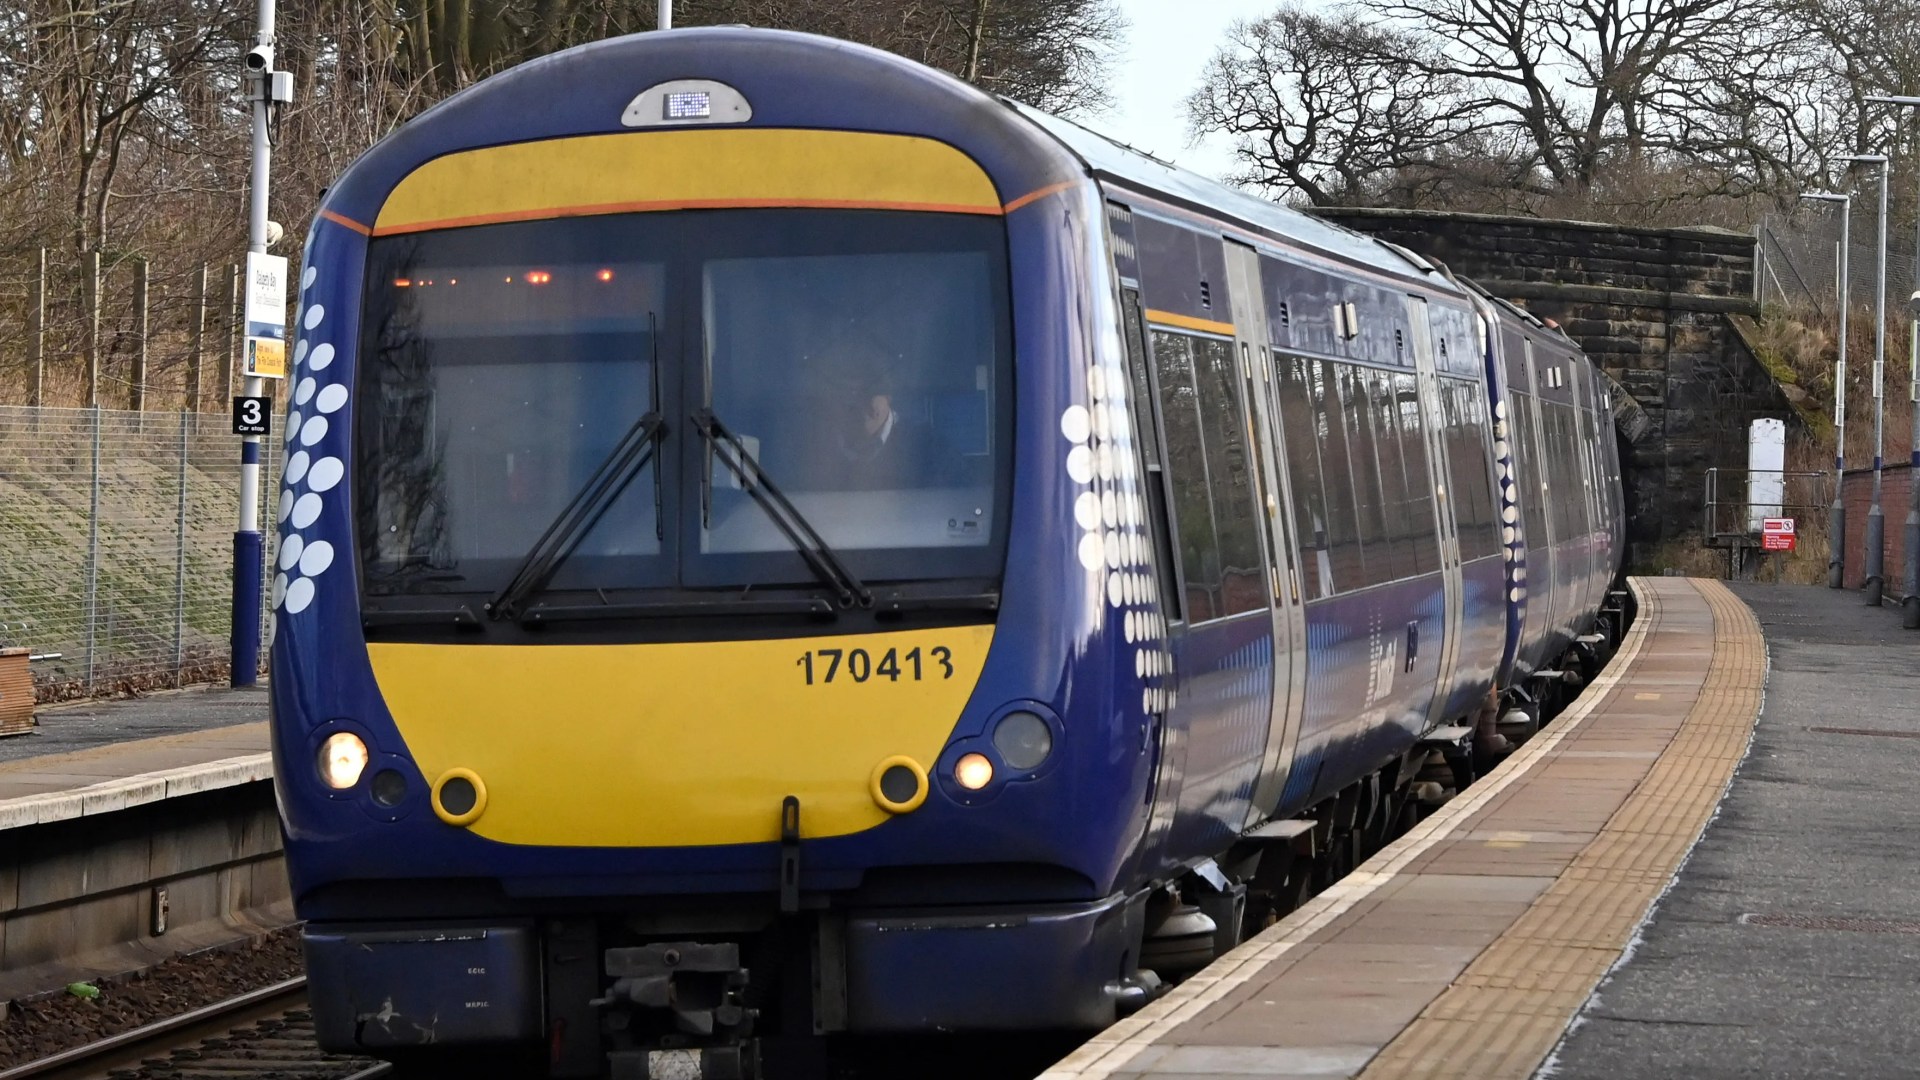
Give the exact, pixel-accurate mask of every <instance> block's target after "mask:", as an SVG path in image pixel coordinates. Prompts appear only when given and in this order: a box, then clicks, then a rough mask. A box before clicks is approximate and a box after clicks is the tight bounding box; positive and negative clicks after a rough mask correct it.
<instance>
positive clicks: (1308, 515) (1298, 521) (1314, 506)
mask: <svg viewBox="0 0 1920 1080" xmlns="http://www.w3.org/2000/svg"><path fill="white" fill-rule="evenodd" d="M1310 367H1311V368H1312V369H1313V370H1314V371H1318V370H1319V365H1318V364H1315V363H1314V362H1313V361H1311V360H1303V359H1300V358H1298V357H1285V356H1279V355H1275V356H1274V370H1275V372H1276V374H1277V375H1278V377H1279V393H1278V395H1277V396H1278V397H1279V400H1280V428H1281V434H1282V436H1283V437H1284V438H1285V440H1286V444H1285V452H1284V453H1283V454H1282V455H1281V456H1282V457H1283V458H1284V459H1285V460H1286V463H1287V479H1288V481H1289V483H1290V484H1291V486H1292V488H1293V521H1294V530H1293V531H1294V535H1295V536H1297V537H1299V540H1300V577H1301V587H1302V589H1304V590H1305V596H1306V598H1307V599H1309V600H1314V599H1318V598H1320V597H1324V596H1332V595H1333V566H1332V561H1331V558H1332V553H1331V549H1330V547H1329V546H1328V528H1327V500H1326V491H1325V487H1324V485H1323V484H1322V483H1321V480H1320V443H1321V442H1322V441H1323V438H1322V437H1319V436H1317V435H1316V433H1317V432H1319V431H1321V430H1322V429H1323V428H1324V425H1323V424H1322V423H1321V422H1320V417H1319V416H1318V415H1316V413H1315V411H1314V407H1313V396H1312V390H1311V388H1310V385H1309V384H1310V382H1311V377H1310V376H1309V374H1308V369H1309V368H1310Z"/></svg>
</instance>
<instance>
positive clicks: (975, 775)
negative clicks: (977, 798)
mask: <svg viewBox="0 0 1920 1080" xmlns="http://www.w3.org/2000/svg"><path fill="white" fill-rule="evenodd" d="M953 779H954V782H956V783H958V784H959V785H960V786H961V787H963V788H966V789H967V790H968V791H979V790H980V789H981V788H983V787H986V786H987V785H988V784H991V783H993V762H991V761H988V760H987V755H985V754H966V755H964V756H962V757H961V758H960V760H959V761H956V762H954V764H953Z"/></svg>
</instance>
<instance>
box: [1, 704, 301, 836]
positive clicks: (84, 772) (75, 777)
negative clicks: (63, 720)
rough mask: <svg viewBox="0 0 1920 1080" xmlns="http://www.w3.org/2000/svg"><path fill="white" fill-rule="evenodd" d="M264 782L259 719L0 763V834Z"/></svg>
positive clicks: (268, 768) (264, 745)
mask: <svg viewBox="0 0 1920 1080" xmlns="http://www.w3.org/2000/svg"><path fill="white" fill-rule="evenodd" d="M272 777H273V761H272V757H271V755H270V754H269V753H268V735H267V725H266V724H265V723H264V722H261V723H254V724H235V725H232V726H228V727H218V728H208V729H204V730H200V731H186V732H181V733H178V734H173V735H161V736H157V737H153V738H145V739H132V740H129V741H124V742H113V743H107V744H105V745H100V746H90V747H87V748H86V749H83V750H73V751H69V752H67V753H63V754H42V755H40V756H38V757H29V758H22V759H20V760H16V761H6V762H0V830H5V829H15V828H20V827H22V826H27V825H41V824H46V823H49V822H54V821H65V820H68V819H70V818H77V817H86V816H89V815H92V814H104V813H111V812H113V811H116V810H125V809H128V808H129V807H135V806H142V805H145V804H147V803H153V802H159V801H161V800H162V799H170V798H176V797H178V796H181V795H190V794H193V793H195V792H200V791H212V790H215V789H218V788H225V787H234V786H237V785H240V784H249V783H253V782H254V781H257V780H269V779H272Z"/></svg>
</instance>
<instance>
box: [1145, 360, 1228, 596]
mask: <svg viewBox="0 0 1920 1080" xmlns="http://www.w3.org/2000/svg"><path fill="white" fill-rule="evenodd" d="M1194 361H1195V358H1194V355H1193V346H1192V339H1191V338H1188V337H1186V336H1185V335H1182V334H1169V333H1165V332H1163V331H1159V330H1155V331H1154V332H1153V368H1154V375H1155V381H1156V382H1157V383H1158V384H1159V391H1160V418H1161V422H1162V423H1163V424H1164V425H1165V428H1164V430H1165V434H1166V451H1167V472H1168V476H1167V482H1168V486H1169V488H1170V489H1171V490H1170V492H1169V494H1170V495H1171V496H1172V498H1171V502H1172V504H1173V506H1172V509H1173V530H1174V537H1175V545H1176V546H1177V547H1178V548H1179V549H1180V568H1181V578H1182V581H1183V583H1184V585H1185V592H1184V597H1185V610H1186V616H1187V621H1189V622H1196V623H1198V622H1205V621H1207V620H1208V619H1211V618H1214V617H1215V616H1216V615H1217V614H1218V613H1219V612H1218V609H1217V608H1216V606H1215V604H1214V598H1215V597H1216V596H1218V595H1219V592H1220V557H1219V550H1218V546H1217V544H1216V543H1215V539H1214V533H1213V503H1212V498H1211V495H1210V491H1211V485H1210V484H1209V483H1208V480H1207V450H1206V442H1205V439H1204V436H1203V435H1202V434H1201V431H1202V427H1203V425H1202V423H1201V419H1200V392H1199V389H1198V388H1197V386H1196V385H1195V379H1194Z"/></svg>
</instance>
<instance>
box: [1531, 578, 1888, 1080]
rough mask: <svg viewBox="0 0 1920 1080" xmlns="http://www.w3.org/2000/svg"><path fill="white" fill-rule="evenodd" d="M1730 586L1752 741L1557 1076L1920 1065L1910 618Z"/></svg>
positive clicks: (1847, 599)
mask: <svg viewBox="0 0 1920 1080" xmlns="http://www.w3.org/2000/svg"><path fill="white" fill-rule="evenodd" d="M1735 591H1736V592H1737V593H1738V594H1739V595H1740V597H1741V598H1742V599H1743V600H1745V601H1746V602H1747V603H1748V604H1749V605H1750V606H1751V607H1752V608H1753V610H1754V612H1755V614H1756V615H1757V616H1758V617H1759V620H1760V623H1761V625H1762V627H1764V629H1765V632H1766V636H1767V643H1768V649H1769V652H1770V654H1771V660H1772V670H1771V672H1770V673H1769V675H1768V679H1767V697H1766V708H1765V710H1764V712H1762V714H1761V716H1760V721H1759V724H1758V725H1757V727H1756V729H1755V732H1754V738H1753V750H1752V752H1751V753H1750V754H1749V755H1748V757H1747V760H1746V762H1745V764H1743V765H1742V766H1741V768H1740V773H1739V775H1738V777H1737V778H1736V779H1735V781H1734V783H1733V786H1732V788H1731V789H1730V791H1729V792H1728V795H1727V798H1726V800H1725V802H1723V803H1722V804H1721V806H1720V812H1719V816H1718V817H1717V818H1716V819H1715V820H1714V823H1713V825H1712V827H1711V828H1709V829H1708V830H1707V833H1706V835H1705V837H1704V838H1703V839H1702V840H1701V842H1700V844H1699V846H1698V847H1697V848H1696V849H1695V850H1694V852H1693V855H1692V857H1691V858H1690V859H1689V860H1688V862H1687V864H1686V866H1685V868H1684V869H1683V870H1682V871H1681V872H1680V874H1679V876H1678V878H1677V879H1676V881H1675V883H1674V885H1673V887H1672V888H1671V889H1670V890H1669V891H1668V892H1667V894H1666V895H1665V897H1663V898H1662V899H1661V901H1660V903H1659V905H1658V907H1657V908H1656V909H1655V911H1654V914H1653V917H1652V919H1651V921H1650V922H1649V923H1648V925H1647V926H1646V927H1645V928H1644V929H1643V930H1642V931H1641V933H1640V940H1639V942H1638V943H1637V945H1636V946H1635V948H1634V950H1633V954H1632V956H1631V957H1630V958H1629V959H1628V960H1626V961H1625V962H1624V963H1622V964H1621V965H1620V967H1619V969H1618V970H1616V971H1615V972H1614V973H1613V974H1612V975H1611V976H1610V977H1609V978H1608V980H1607V981H1606V982H1605V983H1604V984H1602V986H1601V987H1600V989H1599V990H1598V992H1597V993H1596V994H1595V995H1594V997H1593V999H1592V1000H1591V1001H1590V1002H1589V1003H1588V1004H1587V1006H1586V1007H1585V1009H1583V1010H1582V1012H1581V1015H1580V1020H1579V1023H1578V1024H1577V1025H1576V1026H1575V1028H1574V1029H1573V1031H1572V1032H1571V1034H1570V1035H1569V1036H1568V1037H1567V1039H1566V1042H1565V1043H1564V1044H1563V1045H1562V1046H1561V1047H1560V1048H1559V1049H1558V1050H1557V1051H1556V1053H1555V1054H1554V1057H1553V1061H1552V1065H1553V1067H1552V1070H1551V1074H1552V1075H1553V1076H1554V1077H1556V1078H1562V1077H1567V1078H1600V1080H1637V1078H1641V1077H1667V1076H1687V1077H1692V1078H1696V1080H1711V1078H1719V1077H1729V1078H1731V1077H1803V1076H1859V1077H1878V1076H1911V1075H1914V1074H1915V1073H1916V1072H1920V1058H1917V1057H1916V1051H1920V1030H1917V1029H1916V1027H1915V1025H1914V1023H1913V1017H1914V1014H1915V1012H1916V1011H1920V977H1917V976H1916V973H1917V972H1920V888H1916V884H1917V883H1920V801H1917V800H1916V799H1915V798H1914V772H1915V769H1914V764H1915V757H1916V754H1920V741H1916V740H1920V712H1917V711H1916V709H1915V703H1916V702H1920V669H1917V668H1916V665H1915V663H1914V655H1915V650H1916V648H1917V647H1920V633H1916V632H1915V631H1911V630H1902V629H1900V615H1899V609H1898V608H1897V607H1893V606H1889V607H1887V608H1884V609H1880V610H1875V609H1873V608H1869V607H1866V606H1865V605H1864V604H1862V603H1861V594H1859V593H1857V592H1853V591H1851V590H1847V591H1842V590H1832V589H1824V588H1819V587H1814V586H1766V585H1737V586H1735Z"/></svg>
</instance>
